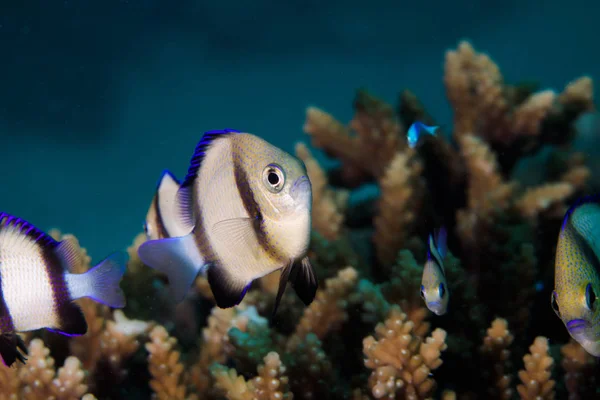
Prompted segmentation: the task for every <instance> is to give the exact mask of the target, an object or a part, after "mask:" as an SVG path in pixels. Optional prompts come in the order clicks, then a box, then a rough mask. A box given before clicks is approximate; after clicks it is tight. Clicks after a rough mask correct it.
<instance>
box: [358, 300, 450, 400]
mask: <svg viewBox="0 0 600 400" xmlns="http://www.w3.org/2000/svg"><path fill="white" fill-rule="evenodd" d="M413 328H414V323H413V322H412V321H410V320H408V318H407V316H406V314H404V313H403V312H402V309H400V307H398V306H395V307H393V308H392V309H391V310H390V314H389V316H388V318H387V319H386V321H385V324H378V325H377V326H376V328H375V337H373V336H368V337H366V338H365V339H364V341H363V351H364V353H365V357H366V359H365V366H366V367H367V368H370V369H372V370H373V372H372V373H371V377H370V378H369V385H370V387H371V391H372V394H373V396H374V397H375V398H377V399H382V398H385V399H395V398H397V396H401V398H406V399H426V398H430V396H431V395H432V394H433V389H434V387H435V381H434V380H433V379H431V378H430V377H429V375H430V372H431V371H432V370H435V369H437V368H439V367H440V366H441V365H442V360H441V359H440V355H441V352H442V351H443V350H445V349H446V344H445V339H446V332H445V331H444V330H443V329H436V330H435V331H433V332H432V334H431V336H430V337H428V338H427V339H425V341H423V340H422V339H421V337H420V336H418V335H415V334H414V333H413Z"/></svg>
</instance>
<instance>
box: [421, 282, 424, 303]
mask: <svg viewBox="0 0 600 400" xmlns="http://www.w3.org/2000/svg"><path fill="white" fill-rule="evenodd" d="M421 297H422V298H423V300H425V286H423V285H421Z"/></svg>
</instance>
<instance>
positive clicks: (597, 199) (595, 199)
mask: <svg viewBox="0 0 600 400" xmlns="http://www.w3.org/2000/svg"><path fill="white" fill-rule="evenodd" d="M588 203H597V204H600V193H596V194H592V195H589V196H584V197H580V198H578V199H577V200H575V202H573V204H571V207H569V209H568V210H567V212H566V213H565V217H564V218H563V223H562V227H561V229H564V228H565V226H566V224H567V222H568V221H569V218H571V216H572V215H573V213H574V212H575V210H577V208H579V207H580V206H582V205H584V204H588Z"/></svg>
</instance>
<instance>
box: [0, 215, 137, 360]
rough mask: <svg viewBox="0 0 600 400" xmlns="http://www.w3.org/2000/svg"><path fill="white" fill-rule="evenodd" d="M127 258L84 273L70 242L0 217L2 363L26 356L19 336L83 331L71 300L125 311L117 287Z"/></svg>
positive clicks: (116, 256) (114, 257)
mask: <svg viewBox="0 0 600 400" xmlns="http://www.w3.org/2000/svg"><path fill="white" fill-rule="evenodd" d="M125 257H126V256H125V255H124V254H123V253H116V254H113V255H112V256H110V257H108V258H107V259H105V260H104V261H102V262H101V263H100V264H98V265H96V266H95V267H94V268H92V269H90V270H89V271H87V272H86V273H83V274H74V273H72V272H70V271H71V270H72V267H73V266H75V265H78V264H80V263H81V262H82V260H81V252H80V251H79V249H78V247H77V244H76V242H75V241H74V240H71V239H65V240H63V241H61V242H57V241H56V240H54V239H53V238H52V237H51V236H49V235H47V234H46V233H44V232H42V231H40V230H39V229H37V228H36V227H35V226H33V225H32V224H30V223H29V222H27V221H25V220H23V219H21V218H17V217H14V216H11V215H8V214H6V213H0V359H1V360H2V361H3V362H4V364H5V365H7V366H10V365H12V364H13V363H14V362H15V361H16V360H19V361H21V362H23V363H24V362H25V360H26V359H25V357H24V355H23V354H21V353H20V352H19V350H20V351H21V352H23V353H25V354H26V353H27V348H26V347H25V345H24V343H23V341H22V339H21V338H20V337H19V336H18V335H17V332H28V331H33V330H37V329H43V328H45V329H48V330H51V331H53V332H57V333H60V334H62V335H66V336H80V335H83V334H85V333H86V332H87V323H86V320H85V316H84V314H83V312H82V311H81V308H79V306H78V305H77V304H75V303H74V302H73V300H76V299H79V298H82V297H89V298H91V299H93V300H95V301H97V302H100V303H102V304H106V305H108V306H110V307H113V308H123V307H124V306H125V295H124V294H123V292H122V291H121V289H120V288H119V282H120V281H121V278H122V277H123V274H124V273H125V263H126V258H125Z"/></svg>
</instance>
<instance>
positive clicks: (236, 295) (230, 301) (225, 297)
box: [206, 264, 252, 308]
mask: <svg viewBox="0 0 600 400" xmlns="http://www.w3.org/2000/svg"><path fill="white" fill-rule="evenodd" d="M206 275H207V278H208V284H209V285H210V288H211V290H212V293H213V296H214V297H215V301H216V302H217V306H218V307H219V308H230V307H233V306H236V305H238V304H240V302H241V301H242V300H243V299H244V296H245V295H246V292H247V291H248V289H249V288H250V285H251V284H252V282H246V281H243V280H241V279H238V278H236V277H235V276H233V275H232V274H230V273H228V272H227V271H226V270H225V268H223V267H221V266H219V265H217V264H211V265H210V266H209V267H208V270H207V272H206Z"/></svg>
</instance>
